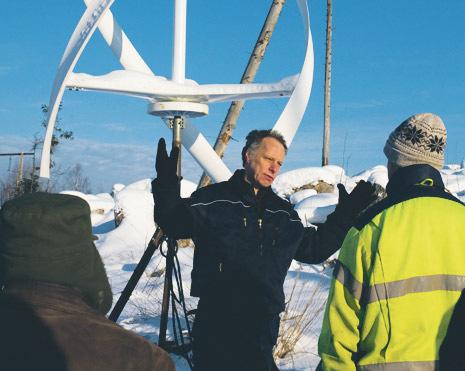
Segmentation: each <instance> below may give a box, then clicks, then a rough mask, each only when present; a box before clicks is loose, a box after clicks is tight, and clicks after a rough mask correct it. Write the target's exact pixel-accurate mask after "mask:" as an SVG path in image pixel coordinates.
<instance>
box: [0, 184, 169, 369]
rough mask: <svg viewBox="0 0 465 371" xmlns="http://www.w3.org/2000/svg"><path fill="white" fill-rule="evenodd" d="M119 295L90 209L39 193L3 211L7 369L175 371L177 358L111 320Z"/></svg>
mask: <svg viewBox="0 0 465 371" xmlns="http://www.w3.org/2000/svg"><path fill="white" fill-rule="evenodd" d="M111 303H112V292H111V288H110V283H109V282H108V278H107V275H106V272H105V268H104V265H103V262H102V260H101V258H100V255H99V253H98V251H97V248H96V247H95V245H94V241H93V236H92V225H91V220H90V208H89V205H88V203H87V202H86V201H84V200H83V199H81V198H79V197H76V196H71V195H64V194H51V193H42V192H38V193H32V194H27V195H24V196H21V197H18V198H16V199H13V200H10V201H7V202H6V203H5V204H4V205H3V206H2V208H1V209H0V369H1V370H8V371H16V370H17V371H23V370H35V371H84V370H86V371H116V370H121V371H122V370H124V371H141V370H146V371H174V369H175V367H174V364H173V361H172V360H171V359H170V357H169V355H168V354H167V353H166V352H165V351H164V350H162V349H161V348H159V347H158V346H156V345H155V344H153V343H151V342H149V341H148V340H147V339H145V338H143V337H142V336H140V335H137V334H135V333H133V332H131V331H128V330H125V329H123V328H122V327H120V326H118V325H117V324H116V323H114V322H112V321H110V320H109V319H107V318H106V317H105V313H107V312H108V311H109V310H110V308H111Z"/></svg>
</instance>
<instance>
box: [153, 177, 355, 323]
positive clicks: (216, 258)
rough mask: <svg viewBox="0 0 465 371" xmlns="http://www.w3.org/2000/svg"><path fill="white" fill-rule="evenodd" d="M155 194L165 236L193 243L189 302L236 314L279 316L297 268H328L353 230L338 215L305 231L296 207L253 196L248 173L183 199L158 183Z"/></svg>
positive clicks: (270, 196)
mask: <svg viewBox="0 0 465 371" xmlns="http://www.w3.org/2000/svg"><path fill="white" fill-rule="evenodd" d="M152 192H153V195H154V199H155V213H154V215H155V221H156V222H157V224H158V225H159V226H160V227H161V228H162V229H163V231H164V232H165V233H166V234H167V235H168V236H170V237H174V238H192V239H193V241H194V243H195V246H196V249H195V253H194V266H193V270H192V286H191V295H192V296H197V297H200V298H202V301H203V302H204V303H205V302H208V301H209V300H214V301H217V302H218V301H220V302H222V304H223V305H225V306H226V307H228V308H230V309H231V310H232V311H241V309H244V305H247V309H248V310H257V311H260V312H263V311H264V312H266V313H268V314H276V313H279V312H281V311H282V310H283V309H284V292H283V283H284V279H285V277H286V273H287V271H288V269H289V266H290V264H291V262H292V260H293V259H296V260H298V261H301V262H304V263H312V264H313V263H321V262H323V261H324V260H325V259H327V258H328V257H330V256H331V255H332V254H333V253H334V252H335V251H336V250H337V249H339V247H340V246H341V244H342V241H343V238H344V236H345V233H346V232H347V230H348V228H349V224H350V220H348V218H345V217H344V216H343V215H342V213H341V212H340V210H339V211H338V209H336V211H335V212H334V213H333V214H331V215H330V216H329V217H328V219H327V222H326V223H325V224H324V225H322V226H320V227H319V228H318V230H317V229H316V228H313V227H309V228H304V226H303V225H302V223H301V221H300V218H299V216H298V215H297V213H296V212H295V211H294V209H293V208H292V205H291V204H290V203H289V202H287V201H285V200H283V199H281V198H280V197H278V196H277V195H276V194H275V193H274V192H273V191H272V189H271V187H268V188H263V189H260V190H259V192H258V194H257V195H255V194H254V192H253V187H252V186H251V185H250V184H249V183H247V182H246V181H245V172H244V170H237V171H236V172H235V173H234V175H233V176H232V177H231V178H230V179H229V180H228V181H225V182H221V183H217V184H213V185H210V186H207V187H204V188H201V189H199V190H197V191H196V192H194V193H193V194H192V195H191V197H189V198H185V199H182V198H180V197H179V184H178V182H176V181H175V182H165V183H163V182H161V181H159V180H158V179H155V180H154V182H153V184H152Z"/></svg>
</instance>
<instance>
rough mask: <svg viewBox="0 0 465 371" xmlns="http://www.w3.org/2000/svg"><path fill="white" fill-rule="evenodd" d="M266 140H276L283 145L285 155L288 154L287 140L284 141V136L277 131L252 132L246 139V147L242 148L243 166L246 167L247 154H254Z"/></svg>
mask: <svg viewBox="0 0 465 371" xmlns="http://www.w3.org/2000/svg"><path fill="white" fill-rule="evenodd" d="M265 138H274V139H276V140H277V141H278V142H279V143H281V144H282V145H283V147H284V153H286V154H287V144H286V140H285V139H284V137H283V135H282V134H281V133H279V132H278V131H276V130H272V129H267V130H252V131H251V132H250V133H249V134H247V136H246V137H245V146H244V148H242V166H245V163H246V157H245V154H246V153H247V152H252V153H254V152H255V151H256V150H257V149H258V147H260V144H261V143H262V140H263V139H265Z"/></svg>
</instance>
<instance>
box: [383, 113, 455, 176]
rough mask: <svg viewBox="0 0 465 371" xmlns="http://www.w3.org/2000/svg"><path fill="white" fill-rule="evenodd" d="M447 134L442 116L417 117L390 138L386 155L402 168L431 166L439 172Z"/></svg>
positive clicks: (385, 147) (407, 121)
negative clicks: (416, 165)
mask: <svg viewBox="0 0 465 371" xmlns="http://www.w3.org/2000/svg"><path fill="white" fill-rule="evenodd" d="M446 138H447V132H446V128H445V126H444V123H443V122H442V120H441V118H440V117H439V116H436V115H434V114H432V113H420V114H418V115H414V116H411V117H409V118H408V119H407V120H405V121H404V122H403V123H402V124H400V125H399V126H398V127H397V128H396V130H394V131H393V132H392V133H391V135H389V138H388V140H387V141H386V145H385V146H384V154H385V155H386V157H387V158H388V160H389V161H390V162H392V163H394V164H396V165H398V166H400V167H405V166H409V165H415V164H428V165H431V166H433V167H435V168H436V169H438V170H440V169H442V167H443V166H444V149H445V147H446Z"/></svg>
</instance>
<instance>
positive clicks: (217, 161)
mask: <svg viewBox="0 0 465 371" xmlns="http://www.w3.org/2000/svg"><path fill="white" fill-rule="evenodd" d="M163 121H165V124H166V125H167V126H169V122H168V120H166V119H165V120H163ZM181 142H182V145H183V146H184V148H186V149H187V150H188V151H189V153H190V154H191V155H192V157H193V158H194V159H195V161H197V163H198V164H199V165H200V166H201V167H202V169H203V170H205V172H206V173H207V174H208V175H209V176H210V178H212V179H213V181H214V182H215V183H218V182H222V181H224V180H228V179H229V178H230V177H231V175H232V173H231V171H230V170H229V169H228V167H227V166H226V165H225V163H224V162H223V160H222V159H221V158H220V156H218V154H217V153H216V152H215V150H214V149H213V148H212V146H211V145H210V143H208V141H207V140H206V139H205V137H204V136H203V135H202V134H201V133H200V132H199V131H198V129H197V128H196V127H195V126H194V125H193V124H192V123H191V121H190V120H189V119H188V118H184V129H183V130H182V141H181Z"/></svg>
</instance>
